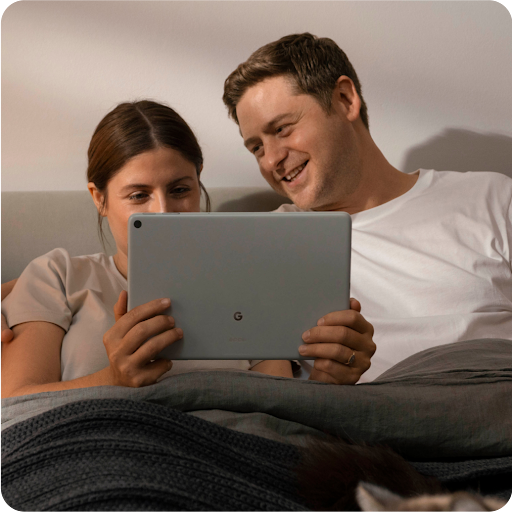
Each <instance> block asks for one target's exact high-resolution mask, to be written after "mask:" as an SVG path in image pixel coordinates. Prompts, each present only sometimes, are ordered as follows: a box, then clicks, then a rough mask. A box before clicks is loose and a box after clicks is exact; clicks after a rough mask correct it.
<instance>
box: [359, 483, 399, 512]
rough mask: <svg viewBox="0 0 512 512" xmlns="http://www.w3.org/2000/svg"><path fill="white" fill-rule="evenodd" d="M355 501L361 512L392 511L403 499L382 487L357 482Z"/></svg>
mask: <svg viewBox="0 0 512 512" xmlns="http://www.w3.org/2000/svg"><path fill="white" fill-rule="evenodd" d="M356 500H357V504H358V505H359V507H360V508H361V510H363V511H370V510H394V508H393V507H394V506H396V504H397V503H398V502H400V501H402V500H403V498H402V497H401V496H399V495H398V494H395V493H393V492H391V491H389V490H388V489H385V488H384V487H380V486H378V485H374V484H369V483H368V482H359V485H358V486H357V489H356Z"/></svg>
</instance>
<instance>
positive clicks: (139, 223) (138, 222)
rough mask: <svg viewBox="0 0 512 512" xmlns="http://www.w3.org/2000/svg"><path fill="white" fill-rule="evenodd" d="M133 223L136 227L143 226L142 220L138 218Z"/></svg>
mask: <svg viewBox="0 0 512 512" xmlns="http://www.w3.org/2000/svg"><path fill="white" fill-rule="evenodd" d="M133 225H134V226H135V227H136V228H140V227H141V226H142V222H141V221H140V220H136V221H135V222H134V223H133Z"/></svg>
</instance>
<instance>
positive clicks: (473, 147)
mask: <svg viewBox="0 0 512 512" xmlns="http://www.w3.org/2000/svg"><path fill="white" fill-rule="evenodd" d="M420 168H422V169H436V170H437V171H445V170H450V171H459V172H466V171H470V172H475V171H493V172H499V173H501V174H505V175H506V176H509V177H511V178H512V138H511V137H507V136H506V135H499V134H494V133H477V132H472V131H469V130H461V129H455V128H451V129H447V130H445V131H444V132H443V133H441V135H438V136H436V137H433V138H432V139H430V140H428V141H426V142H425V143H424V144H421V145H419V146H416V147H414V148H412V149H410V150H409V151H408V152H407V154H406V156H405V159H404V163H403V165H402V166H401V169H402V170H403V171H404V172H407V173H409V172H414V171H415V170H416V169H420Z"/></svg>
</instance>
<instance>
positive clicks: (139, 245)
mask: <svg viewBox="0 0 512 512" xmlns="http://www.w3.org/2000/svg"><path fill="white" fill-rule="evenodd" d="M350 247H351V219H350V215H348V214H347V213H343V212H325V213H324V212H300V213H158V214H152V213H143V214H133V215H131V217H130V219H129V227H128V309H132V308H134V307H136V306H138V305H140V304H144V303H146V302H149V301H151V300H154V299H158V298H164V297H169V298H170V299H171V306H170V308H169V309H168V310H166V312H165V314H168V315H171V316H172V317H174V319H175V322H176V327H181V328H182V329H183V338H182V339H181V340H179V341H177V342H175V343H173V344H172V345H171V346H169V347H167V348H166V349H165V350H164V351H163V352H162V353H161V356H162V357H167V358H169V359H304V358H303V357H302V356H301V355H300V354H299V352H298V347H299V346H300V345H302V344H303V341H302V334H303V332H305V331H306V330H307V329H309V328H311V327H314V326H315V325H316V323H317V321H318V320H319V319H320V318H321V317H322V316H324V315H326V314H327V313H329V312H331V311H339V310H343V309H349V307H350V297H349V293H350ZM309 359H311V357H309Z"/></svg>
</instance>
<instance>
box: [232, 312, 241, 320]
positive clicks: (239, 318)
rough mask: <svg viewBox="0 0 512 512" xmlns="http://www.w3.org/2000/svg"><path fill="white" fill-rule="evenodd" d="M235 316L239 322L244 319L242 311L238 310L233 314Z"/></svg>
mask: <svg viewBox="0 0 512 512" xmlns="http://www.w3.org/2000/svg"><path fill="white" fill-rule="evenodd" d="M233 318H234V319H235V320H236V321H237V322H238V321H239V320H242V318H243V316H242V313H240V311H237V312H236V313H235V314H234V315H233Z"/></svg>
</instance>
